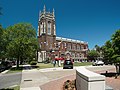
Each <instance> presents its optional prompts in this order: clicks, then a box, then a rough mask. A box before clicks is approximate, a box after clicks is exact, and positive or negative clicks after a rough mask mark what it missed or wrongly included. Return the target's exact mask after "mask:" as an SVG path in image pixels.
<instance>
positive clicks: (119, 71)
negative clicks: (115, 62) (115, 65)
mask: <svg viewBox="0 0 120 90" xmlns="http://www.w3.org/2000/svg"><path fill="white" fill-rule="evenodd" d="M118 74H119V75H120V65H119V70H118Z"/></svg>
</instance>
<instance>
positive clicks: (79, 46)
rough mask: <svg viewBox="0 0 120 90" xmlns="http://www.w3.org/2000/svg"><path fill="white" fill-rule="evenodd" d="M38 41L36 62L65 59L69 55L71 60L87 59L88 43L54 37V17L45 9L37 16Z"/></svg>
mask: <svg viewBox="0 0 120 90" xmlns="http://www.w3.org/2000/svg"><path fill="white" fill-rule="evenodd" d="M37 35H38V41H39V46H40V51H39V53H38V62H43V61H45V60H47V59H48V58H51V59H54V58H55V57H63V58H66V57H67V56H66V55H68V54H69V55H70V58H71V59H73V60H78V61H79V60H83V59H87V51H88V43H87V42H84V41H80V40H74V39H68V38H62V37H56V25H55V15H54V9H53V12H52V13H50V12H46V8H45V6H44V9H43V11H42V12H40V15H39V22H38V34H37Z"/></svg>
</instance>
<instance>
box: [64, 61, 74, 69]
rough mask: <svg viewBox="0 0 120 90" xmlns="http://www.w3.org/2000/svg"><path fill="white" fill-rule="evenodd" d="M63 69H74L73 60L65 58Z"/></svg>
mask: <svg viewBox="0 0 120 90" xmlns="http://www.w3.org/2000/svg"><path fill="white" fill-rule="evenodd" d="M63 69H73V62H72V61H71V60H64V64H63Z"/></svg>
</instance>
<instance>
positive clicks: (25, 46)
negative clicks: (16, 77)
mask: <svg viewBox="0 0 120 90" xmlns="http://www.w3.org/2000/svg"><path fill="white" fill-rule="evenodd" d="M6 32H7V35H6V39H7V42H8V44H7V47H6V48H7V56H9V58H16V59H17V67H19V61H23V60H26V59H29V60H30V59H33V58H35V56H36V51H37V48H38V41H37V39H36V32H35V29H34V28H33V26H32V25H31V24H27V23H19V24H15V25H13V26H9V27H8V28H7V29H6Z"/></svg>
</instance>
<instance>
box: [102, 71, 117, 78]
mask: <svg viewBox="0 0 120 90" xmlns="http://www.w3.org/2000/svg"><path fill="white" fill-rule="evenodd" d="M100 74H101V75H104V76H106V77H115V76H116V75H118V73H115V72H109V73H108V72H106V73H100Z"/></svg>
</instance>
